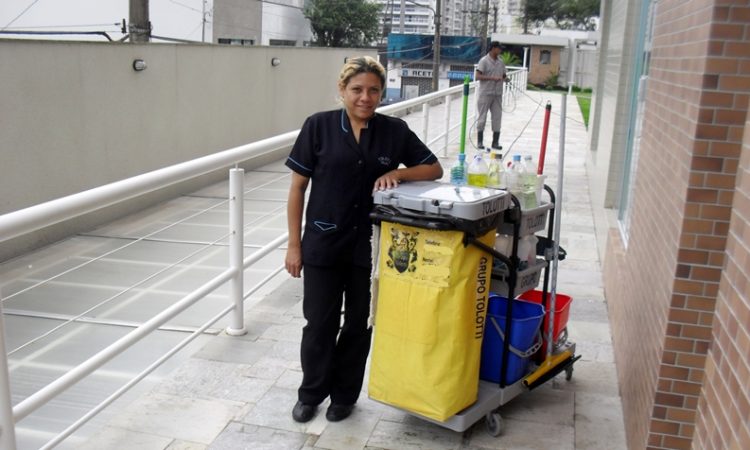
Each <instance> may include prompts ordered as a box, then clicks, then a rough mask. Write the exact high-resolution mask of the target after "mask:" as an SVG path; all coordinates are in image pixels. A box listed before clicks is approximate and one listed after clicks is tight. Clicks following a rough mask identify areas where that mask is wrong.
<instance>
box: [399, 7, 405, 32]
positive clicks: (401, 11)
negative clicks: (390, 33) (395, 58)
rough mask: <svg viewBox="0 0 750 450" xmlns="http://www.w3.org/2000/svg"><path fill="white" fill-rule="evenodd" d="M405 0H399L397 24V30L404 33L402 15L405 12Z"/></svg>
mask: <svg viewBox="0 0 750 450" xmlns="http://www.w3.org/2000/svg"><path fill="white" fill-rule="evenodd" d="M405 9H406V2H405V1H404V0H401V7H400V9H399V16H400V17H399V26H398V32H399V33H401V34H404V16H405V14H406V12H405Z"/></svg>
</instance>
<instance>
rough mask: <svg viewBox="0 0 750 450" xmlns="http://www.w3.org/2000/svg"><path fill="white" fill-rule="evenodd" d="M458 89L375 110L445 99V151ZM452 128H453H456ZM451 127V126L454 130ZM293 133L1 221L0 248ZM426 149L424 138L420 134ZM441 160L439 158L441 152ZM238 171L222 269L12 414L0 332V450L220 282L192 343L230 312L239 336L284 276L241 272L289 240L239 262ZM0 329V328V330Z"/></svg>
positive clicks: (288, 139) (279, 144) (279, 142)
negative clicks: (218, 296) (249, 278)
mask: <svg viewBox="0 0 750 450" xmlns="http://www.w3.org/2000/svg"><path fill="white" fill-rule="evenodd" d="M462 88H463V87H462V86H455V87H453V88H449V89H445V90H442V91H439V92H434V93H431V94H428V95H425V96H422V97H418V98H415V99H411V100H406V101H404V102H400V103H397V104H394V105H389V106H385V107H381V108H379V109H378V112H379V113H381V114H397V113H400V112H405V111H408V109H409V108H413V107H417V106H420V105H427V104H428V103H429V102H431V101H434V100H439V99H442V98H446V101H445V104H446V122H445V123H446V127H445V131H444V133H442V134H441V135H440V136H438V138H436V139H434V140H433V141H432V142H435V141H437V140H438V139H440V138H443V139H444V149H446V150H447V146H448V134H449V132H450V130H451V129H452V128H451V127H450V97H451V96H454V95H456V94H458V93H460V92H461V91H462ZM428 108H429V107H427V109H424V110H423V111H424V113H425V117H424V121H425V130H426V129H427V126H428V123H427V122H428V120H427V113H428V112H429V109H428ZM456 126H458V125H456ZM454 127H455V126H454ZM298 133H299V130H295V131H290V132H287V133H284V134H281V135H277V136H274V137H271V138H268V139H264V140H261V141H257V142H253V143H250V144H247V145H243V146H239V147H235V148H232V149H229V150H225V151H222V152H218V153H215V154H212V155H208V156H204V157H202V158H197V159H194V160H191V161H187V162H183V163H180V164H176V165H173V166H169V167H166V168H163V169H158V170H155V171H152V172H148V173H145V174H142V175H138V176H135V177H132V178H128V179H125V180H121V181H117V182H114V183H110V184H107V185H104V186H100V187H97V188H93V189H90V190H87V191H83V192H80V193H77V194H73V195H69V196H67V197H62V198H60V199H56V200H52V201H48V202H45V203H41V204H39V205H35V206H31V207H29V208H25V209H22V210H19V211H15V212H11V213H7V214H4V215H2V216H0V242H3V241H7V240H9V239H12V238H14V237H18V236H22V235H24V234H28V233H31V232H33V231H36V230H39V229H42V228H44V227H47V226H51V225H54V224H56V223H59V222H62V221H65V220H68V219H72V218H75V217H78V216H80V215H83V214H86V213H89V212H92V211H95V210H97V209H100V208H104V207H106V206H110V205H113V204H115V203H118V202H121V201H124V200H127V199H131V198H134V197H137V196H139V195H143V194H146V193H148V192H152V191H154V190H157V189H161V188H164V187H167V186H170V185H172V184H175V183H178V182H181V181H185V180H188V179H191V178H195V177H197V176H200V175H203V174H205V173H208V172H212V171H215V170H219V169H222V168H226V167H230V166H232V165H236V164H239V163H240V162H242V161H246V160H248V159H251V158H254V157H258V156H262V155H265V154H268V153H271V152H274V151H276V150H279V149H282V148H284V147H289V146H291V145H292V144H293V143H294V140H295V139H296V137H297V135H298ZM425 141H426V132H425ZM444 153H445V150H444ZM242 182H243V170H242V169H237V168H235V169H232V170H230V198H229V203H230V208H229V209H230V226H229V234H230V239H229V240H230V249H229V253H230V262H229V267H228V268H227V269H226V270H224V271H223V272H222V273H220V274H219V275H217V276H215V277H214V278H213V279H211V280H210V281H208V282H207V283H205V284H203V285H202V286H200V287H199V288H197V289H195V290H194V291H193V292H191V293H190V294H188V295H186V296H185V297H183V298H182V299H181V300H179V301H178V302H176V303H174V304H173V305H171V306H170V307H168V308H167V309H165V310H163V311H162V312H160V313H159V314H157V315H155V316H154V317H152V318H151V319H149V320H148V321H146V322H145V323H143V324H142V325H140V326H139V327H137V328H135V329H134V330H132V331H131V332H129V333H128V334H126V335H125V336H123V337H122V338H120V339H118V340H117V341H115V342H114V343H113V344H111V345H109V346H108V347H106V348H105V349H103V350H101V351H99V352H98V353H97V354H95V355H94V356H92V357H90V358H89V359H87V360H86V361H84V362H82V363H81V364H79V365H78V366H76V367H74V368H73V369H71V370H70V371H68V372H67V373H65V374H64V375H62V376H61V377H59V378H58V379H56V380H54V381H52V382H51V383H50V384H48V385H46V386H45V387H43V388H41V389H40V390H38V391H37V392H35V393H34V394H32V395H30V396H29V397H27V398H25V399H24V400H22V401H21V402H19V403H18V404H17V405H16V406H15V407H13V406H12V403H11V397H10V394H9V392H10V390H9V373H8V367H7V354H6V349H5V336H4V334H3V332H0V444H2V445H0V447H2V448H4V449H5V448H8V449H14V448H15V433H14V426H13V424H15V423H17V422H19V421H20V420H22V419H24V418H25V417H27V416H28V415H29V414H31V413H32V412H34V411H35V410H37V409H38V408H40V407H41V406H43V405H45V404H46V403H48V402H49V401H50V400H51V399H53V398H54V397H56V396H57V395H59V394H60V393H62V392H63V391H65V390H67V389H68V388H69V387H71V386H72V385H73V384H75V383H77V382H78V381H80V380H81V379H83V378H84V377H86V376H87V375H89V374H91V373H92V372H94V371H95V370H96V369H98V368H99V367H101V366H102V365H104V364H105V363H106V362H108V361H109V360H111V359H112V358H114V357H116V356H117V355H119V354H120V353H122V352H123V351H125V350H126V349H128V348H129V347H130V346H132V345H133V344H135V343H136V342H138V341H139V340H141V339H143V338H144V337H145V336H147V335H148V334H150V333H152V332H153V331H155V330H157V329H158V328H159V327H161V326H162V325H164V324H165V323H166V322H167V321H168V320H170V319H172V318H173V317H175V316H176V315H177V314H179V313H181V312H182V311H184V310H185V309H187V308H188V307H189V306H191V305H193V304H195V303H196V302H197V301H199V300H200V299H202V298H203V297H205V296H207V295H208V294H210V293H211V292H213V291H214V290H216V289H217V288H219V287H220V286H222V285H223V284H224V283H226V282H227V281H230V283H231V286H230V297H231V298H232V301H233V303H232V305H230V306H228V307H226V308H225V309H224V310H223V311H222V312H221V313H220V314H219V315H217V316H215V317H213V318H211V319H210V321H209V322H207V323H206V324H204V325H202V326H201V327H200V328H199V329H198V330H196V331H195V332H194V335H197V334H200V333H202V332H203V330H205V329H207V328H208V327H209V326H210V325H212V324H214V323H215V322H216V321H218V320H219V319H220V318H221V317H224V316H225V315H226V314H228V313H229V312H230V311H234V314H233V320H232V324H231V326H230V327H229V328H228V329H227V332H228V333H229V334H244V333H245V328H244V317H243V312H242V304H243V301H244V299H246V298H247V297H248V296H249V295H251V294H252V293H253V292H254V291H255V290H257V289H259V288H260V287H261V286H262V285H263V284H265V283H266V282H267V281H268V280H270V278H271V277H272V276H275V275H276V274H277V273H279V272H280V271H281V270H283V268H277V269H276V270H275V271H274V272H273V273H272V274H271V275H269V276H268V277H266V278H265V279H264V280H262V281H261V282H260V283H258V284H257V285H256V286H254V287H253V289H251V290H250V291H249V292H248V293H243V286H242V274H243V271H244V269H245V268H247V267H249V266H250V265H252V264H254V263H255V262H257V261H258V260H259V259H261V258H262V257H264V256H266V255H267V254H269V253H270V252H272V251H274V250H275V249H277V248H278V247H279V246H281V245H282V244H283V243H284V242H286V241H287V239H288V234H287V233H284V234H282V235H281V236H279V237H277V238H276V239H274V240H273V241H271V242H269V243H268V244H266V245H265V246H263V247H261V248H260V249H258V250H257V251H255V252H254V253H253V254H251V255H250V256H248V257H247V258H244V259H243V250H244V243H243V231H242V230H243V228H244V227H243V214H242V207H243V206H242V205H243V186H242ZM1 300H2V299H0V320H2V301H1ZM1 323H2V322H0V324H1ZM192 339H194V336H193V335H191V336H190V337H188V338H186V340H184V341H183V342H181V343H180V344H178V345H177V346H175V347H174V348H173V349H172V350H170V351H169V352H167V353H166V354H165V355H163V356H162V357H161V358H159V359H158V360H157V361H156V362H154V363H153V364H151V365H150V366H149V367H148V368H147V369H145V370H144V371H143V372H141V373H140V374H138V375H137V376H136V377H135V378H133V379H132V380H131V381H130V382H128V383H127V384H126V385H125V386H123V387H122V388H121V389H119V390H118V391H116V392H115V393H114V394H112V395H111V396H110V397H108V398H107V399H105V400H104V401H103V402H102V403H100V404H99V405H97V406H96V407H95V408H94V409H92V410H91V411H89V413H87V414H86V415H84V417H82V418H80V419H79V420H78V421H76V422H75V423H74V424H72V425H71V426H69V427H68V428H66V429H65V430H64V431H63V432H62V433H60V434H59V435H57V436H56V437H55V438H53V439H52V440H51V441H49V442H48V443H47V445H46V446H45V448H49V447H51V446H53V445H56V444H57V443H59V442H61V441H62V440H64V439H65V438H66V437H67V436H69V435H70V434H72V433H73V432H74V431H75V430H76V429H78V428H79V427H80V426H82V425H83V424H84V423H86V422H87V421H88V420H90V418H91V417H93V416H94V415H95V414H96V413H97V412H99V411H100V410H101V409H103V408H104V407H106V406H107V405H108V404H109V403H111V402H112V401H114V400H115V399H117V398H118V397H119V396H121V395H122V393H124V392H125V391H126V390H127V389H129V388H130V387H131V386H132V385H134V384H135V383H137V382H138V381H140V380H141V379H142V378H143V377H145V376H146V375H147V374H148V373H150V372H151V371H153V370H154V369H156V367H158V366H159V365H160V364H161V363H162V362H163V361H165V360H166V359H167V358H169V357H170V356H171V355H173V354H174V353H176V352H177V351H178V350H179V349H181V348H182V347H184V346H185V345H187V343H188V342H190V341H191V340H192Z"/></svg>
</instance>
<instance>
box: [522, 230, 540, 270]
mask: <svg viewBox="0 0 750 450" xmlns="http://www.w3.org/2000/svg"><path fill="white" fill-rule="evenodd" d="M538 240H539V239H538V238H537V237H536V236H534V235H533V234H531V235H528V236H524V237H522V238H521V239H519V241H518V270H525V269H527V268H528V267H529V266H532V265H534V263H535V262H536V243H537V241H538Z"/></svg>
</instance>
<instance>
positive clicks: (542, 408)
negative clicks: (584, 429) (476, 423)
mask: <svg viewBox="0 0 750 450" xmlns="http://www.w3.org/2000/svg"><path fill="white" fill-rule="evenodd" d="M574 412H575V403H574V393H573V392H569V391H564V390H559V389H553V388H552V387H551V386H550V384H549V383H547V384H544V385H542V386H540V387H538V388H536V389H534V390H533V391H530V392H525V393H523V394H521V395H519V396H518V397H516V398H514V399H513V400H511V401H510V402H509V403H506V404H505V405H503V406H501V407H500V415H501V416H502V417H503V418H507V419H514V420H518V421H526V422H535V423H539V424H552V425H559V426H563V427H568V426H573V420H574Z"/></svg>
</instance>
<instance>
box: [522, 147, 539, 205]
mask: <svg viewBox="0 0 750 450" xmlns="http://www.w3.org/2000/svg"><path fill="white" fill-rule="evenodd" d="M521 167H522V169H521V170H520V171H519V173H520V174H521V175H520V180H519V181H520V183H519V184H520V185H521V186H519V187H520V191H521V198H519V201H520V202H521V208H522V209H534V208H536V207H537V206H539V205H538V204H537V193H536V191H537V189H536V186H537V175H536V171H535V170H534V159H533V158H532V157H531V155H526V156H524V158H523V164H521Z"/></svg>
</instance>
